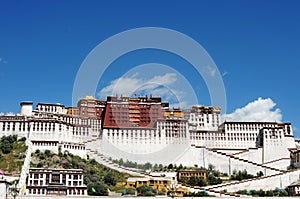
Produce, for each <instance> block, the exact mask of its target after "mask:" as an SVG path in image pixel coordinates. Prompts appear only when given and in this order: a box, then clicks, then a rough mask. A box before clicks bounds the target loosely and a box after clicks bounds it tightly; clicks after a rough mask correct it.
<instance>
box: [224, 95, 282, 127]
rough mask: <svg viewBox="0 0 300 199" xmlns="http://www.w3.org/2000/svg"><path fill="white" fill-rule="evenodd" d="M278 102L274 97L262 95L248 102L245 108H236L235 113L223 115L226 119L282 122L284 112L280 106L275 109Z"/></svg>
mask: <svg viewBox="0 0 300 199" xmlns="http://www.w3.org/2000/svg"><path fill="white" fill-rule="evenodd" d="M275 106H276V103H275V102H273V100H272V99H270V98H266V99H262V98H261V97H260V98H258V99H257V100H255V101H253V102H250V103H248V104H247V105H246V106H244V107H243V108H238V109H236V110H235V111H234V112H233V113H231V114H227V115H223V120H226V121H243V122H274V121H277V122H280V121H281V120H282V114H281V111H280V109H279V108H276V109H275V110H274V107H275Z"/></svg>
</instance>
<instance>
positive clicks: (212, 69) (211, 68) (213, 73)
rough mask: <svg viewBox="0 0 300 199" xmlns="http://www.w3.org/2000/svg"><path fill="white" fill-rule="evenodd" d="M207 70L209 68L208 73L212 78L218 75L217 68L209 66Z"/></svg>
mask: <svg viewBox="0 0 300 199" xmlns="http://www.w3.org/2000/svg"><path fill="white" fill-rule="evenodd" d="M206 68H207V71H208V73H209V74H210V76H212V77H214V76H215V75H216V72H217V70H216V68H214V67H211V66H207V67H206Z"/></svg>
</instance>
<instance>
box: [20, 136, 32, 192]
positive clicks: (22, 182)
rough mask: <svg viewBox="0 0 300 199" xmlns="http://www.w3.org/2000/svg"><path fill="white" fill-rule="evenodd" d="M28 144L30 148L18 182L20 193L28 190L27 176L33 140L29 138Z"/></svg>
mask: <svg viewBox="0 0 300 199" xmlns="http://www.w3.org/2000/svg"><path fill="white" fill-rule="evenodd" d="M26 145H27V146H28V149H27V153H26V157H25V160H24V164H23V167H22V171H21V175H20V179H19V184H18V188H19V190H20V191H19V195H24V193H25V191H26V178H27V174H28V172H29V168H30V162H31V153H32V142H31V141H30V140H28V139H27V140H26Z"/></svg>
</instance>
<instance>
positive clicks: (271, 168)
mask: <svg viewBox="0 0 300 199" xmlns="http://www.w3.org/2000/svg"><path fill="white" fill-rule="evenodd" d="M208 150H209V151H212V152H215V153H217V154H220V155H223V156H226V157H229V158H232V159H235V160H238V161H242V162H246V163H249V164H252V165H255V166H258V167H261V168H262V169H269V170H272V171H277V172H279V173H281V172H285V170H281V169H277V168H273V167H270V166H266V165H263V164H259V163H256V162H252V161H249V160H246V159H242V158H239V157H236V156H234V155H228V154H226V153H223V152H220V151H217V150H215V149H208Z"/></svg>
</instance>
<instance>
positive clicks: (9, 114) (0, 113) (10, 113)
mask: <svg viewBox="0 0 300 199" xmlns="http://www.w3.org/2000/svg"><path fill="white" fill-rule="evenodd" d="M4 115H5V116H14V115H16V114H15V113H13V112H8V113H3V112H0V116H4Z"/></svg>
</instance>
